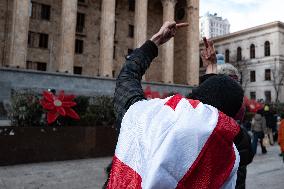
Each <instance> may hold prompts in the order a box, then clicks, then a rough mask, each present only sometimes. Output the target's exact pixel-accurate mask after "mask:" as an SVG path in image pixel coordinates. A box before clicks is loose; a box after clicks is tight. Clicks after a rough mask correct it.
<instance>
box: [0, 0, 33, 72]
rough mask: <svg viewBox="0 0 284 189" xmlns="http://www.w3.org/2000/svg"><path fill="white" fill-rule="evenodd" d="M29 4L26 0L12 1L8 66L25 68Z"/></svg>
mask: <svg viewBox="0 0 284 189" xmlns="http://www.w3.org/2000/svg"><path fill="white" fill-rule="evenodd" d="M29 6H30V1H28V0H25V1H23V0H14V3H13V16H12V31H11V41H10V55H9V66H11V67H19V68H26V57H27V46H28V31H29ZM1 27H2V26H1Z"/></svg>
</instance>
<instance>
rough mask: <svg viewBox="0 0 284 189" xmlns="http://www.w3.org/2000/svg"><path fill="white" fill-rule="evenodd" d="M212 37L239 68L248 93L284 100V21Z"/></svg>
mask: <svg viewBox="0 0 284 189" xmlns="http://www.w3.org/2000/svg"><path fill="white" fill-rule="evenodd" d="M212 40H213V41H214V44H215V48H216V50H217V51H218V53H222V54H224V55H225V62H228V63H232V64H233V65H235V66H236V67H237V68H238V69H239V71H240V73H241V76H242V79H241V82H242V85H243V88H244V90H245V95H246V96H248V97H249V98H251V99H256V100H263V101H264V102H275V101H276V99H277V98H278V100H279V101H281V102H284V91H283V84H284V83H283V82H284V67H283V66H284V51H283V49H284V23H282V22H272V23H268V24H264V25H260V26H257V27H253V28H248V29H245V30H242V31H238V32H235V33H231V34H227V35H224V36H221V37H216V38H212ZM200 48H201V49H202V48H204V45H203V43H201V44H200ZM277 96H278V97H277Z"/></svg>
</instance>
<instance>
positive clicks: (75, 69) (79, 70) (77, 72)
mask: <svg viewBox="0 0 284 189" xmlns="http://www.w3.org/2000/svg"><path fill="white" fill-rule="evenodd" d="M73 73H74V74H78V75H81V74H82V67H80V66H74V69H73Z"/></svg>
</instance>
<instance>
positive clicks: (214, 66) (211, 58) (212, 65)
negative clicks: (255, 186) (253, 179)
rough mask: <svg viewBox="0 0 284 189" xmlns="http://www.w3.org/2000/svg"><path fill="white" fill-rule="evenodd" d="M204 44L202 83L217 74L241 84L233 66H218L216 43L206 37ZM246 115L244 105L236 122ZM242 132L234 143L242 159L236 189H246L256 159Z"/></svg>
mask: <svg viewBox="0 0 284 189" xmlns="http://www.w3.org/2000/svg"><path fill="white" fill-rule="evenodd" d="M203 42H204V45H205V49H204V50H203V51H202V52H201V58H202V61H203V64H204V65H205V66H206V74H205V75H204V76H201V78H200V81H201V83H202V82H204V81H206V80H207V79H208V78H210V77H212V76H214V75H216V74H225V75H228V76H230V77H231V78H232V79H234V80H235V81H236V82H239V81H240V74H239V72H238V70H237V69H236V68H235V67H234V66H233V65H231V64H228V63H220V62H219V64H218V54H217V55H216V53H215V52H216V51H215V48H214V43H213V42H212V41H210V40H207V39H206V38H205V37H204V38H203ZM228 95H229V94H228ZM244 114H245V105H244V103H243V105H242V107H241V108H240V110H239V112H238V113H237V114H236V116H235V117H234V119H235V120H236V121H239V122H242V121H243V118H244ZM241 131H242V135H240V137H239V139H238V140H235V141H234V142H235V144H236V146H237V149H238V151H239V153H240V158H241V162H242V163H241V164H240V166H239V168H238V177H237V183H236V189H245V184H246V172H247V165H248V164H249V163H251V162H252V160H253V157H254V153H253V149H252V145H251V137H250V135H249V134H248V132H247V131H246V129H244V128H241Z"/></svg>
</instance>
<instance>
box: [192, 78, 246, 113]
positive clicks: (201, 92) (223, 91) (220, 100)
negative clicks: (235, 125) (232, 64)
mask: <svg viewBox="0 0 284 189" xmlns="http://www.w3.org/2000/svg"><path fill="white" fill-rule="evenodd" d="M243 97H244V91H243V89H242V87H241V86H240V85H239V84H238V83H237V82H236V81H234V80H233V79H232V78H230V77H228V76H226V75H220V74H219V75H215V76H211V77H210V78H208V79H207V80H206V81H204V82H203V83H202V84H201V85H199V86H198V87H197V88H195V89H193V90H192V94H191V95H190V98H193V99H197V100H199V101H201V102H202V103H204V104H209V105H211V106H214V107H215V108H217V109H218V110H220V111H222V112H223V113H225V114H227V115H228V116H230V117H234V116H235V115H236V114H237V113H238V111H239V109H240V108H241V106H242V103H243Z"/></svg>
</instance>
